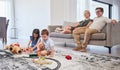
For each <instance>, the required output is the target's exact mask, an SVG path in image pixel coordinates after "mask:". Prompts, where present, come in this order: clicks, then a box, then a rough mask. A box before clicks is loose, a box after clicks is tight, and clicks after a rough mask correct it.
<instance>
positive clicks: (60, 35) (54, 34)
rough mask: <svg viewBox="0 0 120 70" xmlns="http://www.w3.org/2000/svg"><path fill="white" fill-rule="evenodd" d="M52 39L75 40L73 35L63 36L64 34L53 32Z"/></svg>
mask: <svg viewBox="0 0 120 70" xmlns="http://www.w3.org/2000/svg"><path fill="white" fill-rule="evenodd" d="M50 37H56V38H68V39H71V38H73V36H72V34H63V33H59V32H51V33H50Z"/></svg>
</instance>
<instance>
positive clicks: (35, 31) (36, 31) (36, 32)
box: [32, 29, 40, 41]
mask: <svg viewBox="0 0 120 70" xmlns="http://www.w3.org/2000/svg"><path fill="white" fill-rule="evenodd" d="M34 34H38V37H37V39H36V41H38V39H39V37H40V31H39V29H34V30H33V32H32V40H34Z"/></svg>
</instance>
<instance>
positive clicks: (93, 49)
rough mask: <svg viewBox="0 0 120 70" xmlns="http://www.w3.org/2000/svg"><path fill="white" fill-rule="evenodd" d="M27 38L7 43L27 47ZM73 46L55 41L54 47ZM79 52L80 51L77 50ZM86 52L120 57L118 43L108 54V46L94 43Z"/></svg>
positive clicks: (9, 40)
mask: <svg viewBox="0 0 120 70" xmlns="http://www.w3.org/2000/svg"><path fill="white" fill-rule="evenodd" d="M28 40H29V39H27V38H24V39H8V42H7V44H8V45H9V44H11V43H16V42H19V43H20V45H21V47H27V42H28ZM74 47H75V45H74V44H67V47H64V44H63V43H55V48H62V49H66V50H67V51H69V50H72V49H73V48H74ZM3 48H4V47H3V44H2V41H1V39H0V49H3ZM78 52H80V51H78ZM87 52H90V53H98V54H106V55H112V56H118V57H120V44H119V45H116V46H113V48H112V53H111V54H109V53H108V48H105V47H103V46H96V45H88V47H87Z"/></svg>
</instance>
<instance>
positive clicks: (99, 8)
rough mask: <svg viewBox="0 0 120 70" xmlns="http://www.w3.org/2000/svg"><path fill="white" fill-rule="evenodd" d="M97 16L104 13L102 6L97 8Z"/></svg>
mask: <svg viewBox="0 0 120 70" xmlns="http://www.w3.org/2000/svg"><path fill="white" fill-rule="evenodd" d="M95 11H96V15H97V17H101V16H102V15H103V13H104V9H103V8H102V7H97V8H96V9H95Z"/></svg>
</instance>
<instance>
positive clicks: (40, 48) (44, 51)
mask: <svg viewBox="0 0 120 70" xmlns="http://www.w3.org/2000/svg"><path fill="white" fill-rule="evenodd" d="M37 54H38V56H46V55H50V56H51V57H53V56H54V42H53V41H52V39H51V38H50V37H49V32H48V30H47V29H43V30H42V31H41V38H40V43H39V44H38V45H37Z"/></svg>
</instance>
